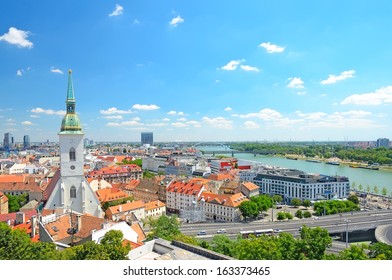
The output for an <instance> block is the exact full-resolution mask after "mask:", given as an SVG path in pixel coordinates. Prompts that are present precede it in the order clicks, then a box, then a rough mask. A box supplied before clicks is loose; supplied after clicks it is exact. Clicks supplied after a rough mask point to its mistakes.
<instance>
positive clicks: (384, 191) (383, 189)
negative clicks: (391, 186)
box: [381, 187, 388, 196]
mask: <svg viewBox="0 0 392 280" xmlns="http://www.w3.org/2000/svg"><path fill="white" fill-rule="evenodd" d="M387 193H388V190H387V188H386V187H383V188H382V190H381V194H382V195H383V196H387Z"/></svg>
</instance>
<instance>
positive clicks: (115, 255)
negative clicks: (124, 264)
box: [101, 230, 131, 260]
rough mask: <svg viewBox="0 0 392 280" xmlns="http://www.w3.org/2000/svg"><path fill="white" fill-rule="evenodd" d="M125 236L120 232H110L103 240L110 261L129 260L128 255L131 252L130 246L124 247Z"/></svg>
mask: <svg viewBox="0 0 392 280" xmlns="http://www.w3.org/2000/svg"><path fill="white" fill-rule="evenodd" d="M123 238H124V235H123V233H122V231H120V230H110V231H108V232H107V233H106V234H105V236H104V237H103V238H102V240H101V245H102V246H103V248H104V250H105V252H106V253H107V255H108V257H109V259H110V260H127V259H128V257H127V255H128V253H129V251H130V250H131V247H130V245H129V244H127V245H125V246H123V244H122V241H123Z"/></svg>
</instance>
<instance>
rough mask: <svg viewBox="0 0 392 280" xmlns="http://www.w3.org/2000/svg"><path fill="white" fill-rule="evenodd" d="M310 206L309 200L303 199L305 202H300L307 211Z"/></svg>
mask: <svg viewBox="0 0 392 280" xmlns="http://www.w3.org/2000/svg"><path fill="white" fill-rule="evenodd" d="M310 204H311V202H310V200H309V199H305V200H304V201H303V202H302V205H303V206H304V207H306V209H308V207H310Z"/></svg>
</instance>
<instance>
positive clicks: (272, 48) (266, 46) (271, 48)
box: [259, 42, 285, 53]
mask: <svg viewBox="0 0 392 280" xmlns="http://www.w3.org/2000/svg"><path fill="white" fill-rule="evenodd" d="M259 47H262V48H264V49H265V50H266V51H267V52H268V53H281V52H283V51H284V49H285V47H280V46H278V45H275V44H271V43H270V42H267V43H261V44H260V45H259Z"/></svg>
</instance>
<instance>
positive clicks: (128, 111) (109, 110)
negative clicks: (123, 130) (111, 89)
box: [99, 107, 133, 115]
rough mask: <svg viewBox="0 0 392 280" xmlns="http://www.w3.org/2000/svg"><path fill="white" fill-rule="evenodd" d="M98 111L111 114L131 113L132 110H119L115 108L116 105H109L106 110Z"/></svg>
mask: <svg viewBox="0 0 392 280" xmlns="http://www.w3.org/2000/svg"><path fill="white" fill-rule="evenodd" d="M99 112H100V113H101V114H103V115H111V114H132V113H133V111H131V110H126V111H125V110H120V109H117V108H116V107H111V108H109V109H107V110H99Z"/></svg>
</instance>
